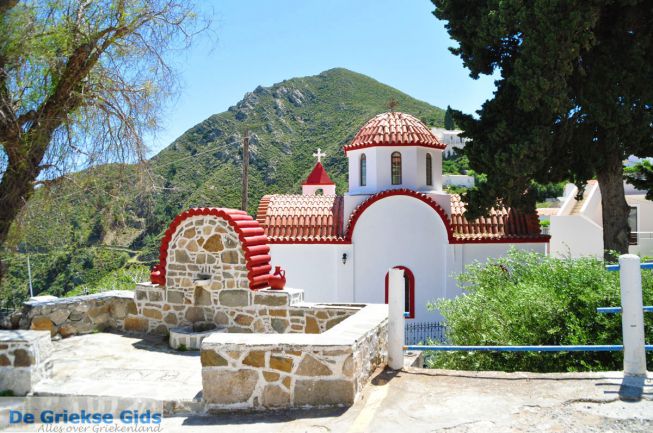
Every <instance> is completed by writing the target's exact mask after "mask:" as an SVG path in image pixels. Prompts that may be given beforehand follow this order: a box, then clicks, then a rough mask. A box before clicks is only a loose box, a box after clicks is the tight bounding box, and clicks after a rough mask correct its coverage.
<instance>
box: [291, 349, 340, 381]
mask: <svg viewBox="0 0 653 433" xmlns="http://www.w3.org/2000/svg"><path fill="white" fill-rule="evenodd" d="M295 374H297V375H298V376H331V375H332V374H333V373H332V371H331V369H330V368H329V367H328V366H326V365H324V364H323V363H322V362H320V361H318V360H317V359H315V358H314V357H313V356H311V355H309V354H306V355H305V356H304V358H303V359H302V360H301V362H300V363H299V367H297V371H296V372H295Z"/></svg>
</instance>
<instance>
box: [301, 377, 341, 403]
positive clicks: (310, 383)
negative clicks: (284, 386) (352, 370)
mask: <svg viewBox="0 0 653 433" xmlns="http://www.w3.org/2000/svg"><path fill="white" fill-rule="evenodd" d="M294 403H295V405H297V406H326V405H337V404H353V403H354V384H353V383H352V382H351V381H348V380H306V379H297V380H296V381H295V395H294Z"/></svg>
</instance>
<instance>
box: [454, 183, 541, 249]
mask: <svg viewBox="0 0 653 433" xmlns="http://www.w3.org/2000/svg"><path fill="white" fill-rule="evenodd" d="M464 213H465V202H463V201H462V200H461V199H460V196H459V195H458V194H452V195H451V228H452V230H453V236H454V238H455V239H457V240H459V241H462V242H470V241H472V242H473V241H483V240H497V241H499V240H505V241H506V242H508V241H510V240H513V241H514V240H531V239H534V240H548V236H543V235H542V234H541V232H540V223H539V218H538V217H537V213H535V212H534V213H530V214H525V213H523V212H518V211H516V210H514V209H510V208H506V207H498V208H493V209H491V210H490V215H489V216H485V217H480V218H477V219H475V220H473V221H468V220H467V218H465V215H464Z"/></svg>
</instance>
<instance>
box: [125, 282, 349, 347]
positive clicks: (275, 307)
mask: <svg viewBox="0 0 653 433" xmlns="http://www.w3.org/2000/svg"><path fill="white" fill-rule="evenodd" d="M179 293H181V292H178V291H176V290H169V289H168V290H166V288H165V287H163V286H160V285H156V284H151V283H143V284H138V285H137V286H136V294H135V302H136V309H137V314H134V315H130V316H128V317H127V318H126V320H125V329H126V330H129V331H140V332H149V333H155V334H162V335H164V334H166V333H168V331H169V329H171V328H174V327H178V326H186V325H191V324H193V323H214V324H215V325H217V326H219V327H225V328H227V330H228V332H231V333H265V334H284V333H306V334H319V333H321V332H324V331H326V330H328V329H331V328H332V327H334V326H335V325H337V324H338V323H340V322H341V321H343V320H344V319H346V318H347V317H349V316H350V315H352V314H354V313H355V312H356V311H358V310H359V309H360V308H361V307H362V304H359V305H355V304H354V305H337V306H334V305H329V304H313V303H306V302H303V291H302V290H297V289H284V290H272V289H264V290H258V291H253V290H249V289H226V288H224V289H216V290H210V289H209V288H208V287H207V286H206V285H205V284H204V281H202V280H200V281H196V282H195V289H194V290H190V291H187V292H186V295H187V296H181V295H178V294H179Z"/></svg>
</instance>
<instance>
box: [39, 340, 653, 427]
mask: <svg viewBox="0 0 653 433" xmlns="http://www.w3.org/2000/svg"><path fill="white" fill-rule="evenodd" d="M54 346H55V353H54V357H53V360H54V371H53V378H52V379H51V380H50V381H49V382H47V383H41V384H40V385H39V386H38V387H37V392H38V393H45V394H56V395H117V396H123V397H143V396H148V397H156V398H159V399H162V400H166V401H181V402H185V403H186V406H187V407H190V408H191V409H199V408H200V406H199V404H198V403H195V404H190V405H188V404H187V403H188V402H192V401H194V400H195V399H197V398H198V393H199V392H200V390H201V388H202V385H201V374H200V370H201V369H200V360H199V354H198V352H183V353H182V352H175V351H172V350H171V349H169V348H167V346H166V345H165V343H164V342H163V341H162V340H151V341H149V340H148V341H144V340H142V339H139V338H133V337H125V336H121V335H117V334H107V333H102V334H90V335H85V336H80V337H71V338H68V339H65V340H61V341H57V342H54ZM621 385H622V379H621V377H620V373H618V372H612V373H584V374H532V373H496V372H485V373H473V372H461V371H445V370H425V369H416V368H408V369H406V370H405V371H402V372H398V373H396V374H395V373H391V372H389V371H387V370H386V371H384V372H380V373H378V374H377V375H376V376H375V377H374V379H373V380H372V383H371V384H370V385H369V386H367V387H366V388H365V390H364V391H363V395H362V398H361V399H359V400H358V401H357V402H356V403H355V404H354V405H353V406H352V407H350V408H335V409H328V410H317V409H312V410H294V411H289V410H284V411H271V412H258V413H257V412H252V413H238V414H222V415H214V416H199V415H192V416H188V415H177V416H173V417H171V418H166V419H165V421H164V429H163V431H164V432H176V431H189V432H193V433H195V432H198V433H202V432H207V433H222V432H234V431H238V432H239V433H250V432H251V433H257V432H261V433H269V432H284V433H293V432H352V433H353V432H375V433H384V432H388V433H395V432H397V431H402V430H405V428H406V427H410V433H418V432H454V433H455V432H467V433H471V432H572V433H573V432H606V431H611V432H650V431H653V379H651V378H649V379H648V380H647V381H646V382H644V383H643V386H642V388H641V390H642V395H641V398H642V399H641V400H640V401H638V402H627V401H622V400H620V398H619V391H620V388H621ZM169 407H170V406H169Z"/></svg>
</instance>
